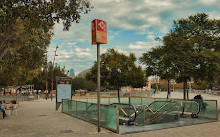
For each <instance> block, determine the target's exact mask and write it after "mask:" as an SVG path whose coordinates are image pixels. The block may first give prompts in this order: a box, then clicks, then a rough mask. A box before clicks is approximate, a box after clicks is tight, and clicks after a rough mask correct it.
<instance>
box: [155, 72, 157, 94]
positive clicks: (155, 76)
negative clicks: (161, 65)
mask: <svg viewBox="0 0 220 137" xmlns="http://www.w3.org/2000/svg"><path fill="white" fill-rule="evenodd" d="M155 82H156V90H157V91H156V92H157V93H158V83H157V82H158V81H157V75H156V76H155ZM156 92H155V93H156Z"/></svg>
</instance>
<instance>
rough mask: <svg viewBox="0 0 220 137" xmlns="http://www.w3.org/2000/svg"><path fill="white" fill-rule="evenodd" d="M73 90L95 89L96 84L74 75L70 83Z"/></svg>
mask: <svg viewBox="0 0 220 137" xmlns="http://www.w3.org/2000/svg"><path fill="white" fill-rule="evenodd" d="M72 87H73V90H87V91H95V90H96V84H95V83H94V82H92V81H88V80H86V79H85V78H82V77H75V78H74V79H73V83H72Z"/></svg>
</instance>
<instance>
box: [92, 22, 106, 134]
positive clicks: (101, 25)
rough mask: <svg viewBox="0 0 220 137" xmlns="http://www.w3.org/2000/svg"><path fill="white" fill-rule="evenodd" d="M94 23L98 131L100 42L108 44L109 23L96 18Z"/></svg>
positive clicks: (99, 129) (93, 43) (99, 125)
mask: <svg viewBox="0 0 220 137" xmlns="http://www.w3.org/2000/svg"><path fill="white" fill-rule="evenodd" d="M91 25H92V45H95V44H97V104H98V110H97V111H98V123H97V125H98V132H100V131H101V128H100V127H101V124H100V112H101V110H100V44H107V23H106V22H105V21H103V20H99V19H95V20H93V21H92V23H91Z"/></svg>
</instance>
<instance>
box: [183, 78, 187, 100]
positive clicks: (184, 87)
mask: <svg viewBox="0 0 220 137" xmlns="http://www.w3.org/2000/svg"><path fill="white" fill-rule="evenodd" d="M186 87H187V80H185V81H184V82H183V99H184V100H185V99H186Z"/></svg>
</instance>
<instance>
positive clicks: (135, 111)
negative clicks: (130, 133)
mask: <svg viewBox="0 0 220 137" xmlns="http://www.w3.org/2000/svg"><path fill="white" fill-rule="evenodd" d="M114 104H116V105H117V104H118V105H127V106H132V108H133V109H134V113H135V118H136V115H137V110H136V107H135V106H134V105H132V104H125V103H112V104H110V105H114ZM123 111H124V110H122V112H123ZM123 113H124V112H123ZM127 116H128V115H127ZM131 117H133V114H132V116H131Z"/></svg>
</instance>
